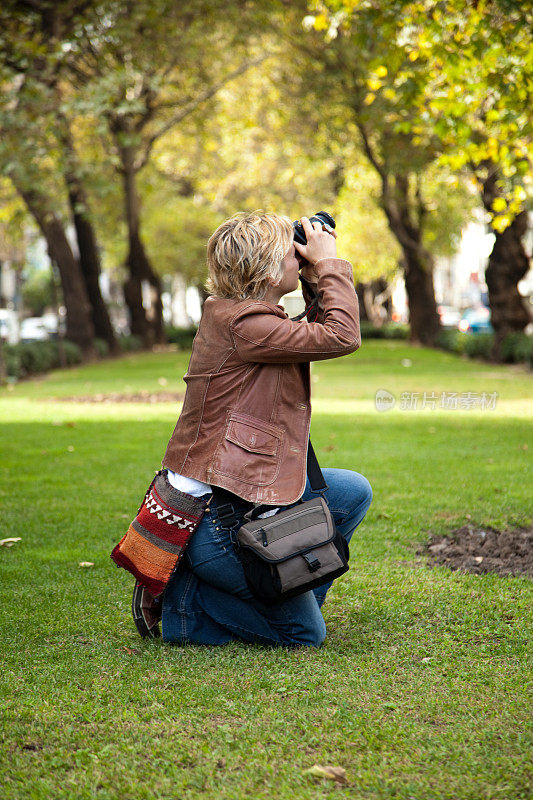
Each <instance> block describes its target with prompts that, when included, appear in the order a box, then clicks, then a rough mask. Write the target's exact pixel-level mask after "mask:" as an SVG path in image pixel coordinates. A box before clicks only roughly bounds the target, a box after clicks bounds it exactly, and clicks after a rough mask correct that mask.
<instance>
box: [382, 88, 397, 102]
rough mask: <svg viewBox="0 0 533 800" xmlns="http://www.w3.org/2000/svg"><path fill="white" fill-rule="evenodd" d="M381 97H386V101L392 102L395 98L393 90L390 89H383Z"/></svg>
mask: <svg viewBox="0 0 533 800" xmlns="http://www.w3.org/2000/svg"><path fill="white" fill-rule="evenodd" d="M383 97H386V98H387V100H394V99H395V98H396V94H395V92H394V89H390V88H388V87H387V89H383Z"/></svg>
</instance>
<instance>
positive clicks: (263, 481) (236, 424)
mask: <svg viewBox="0 0 533 800" xmlns="http://www.w3.org/2000/svg"><path fill="white" fill-rule="evenodd" d="M282 442H283V429H282V428H279V427H278V426H277V425H271V424H270V423H269V422H266V421H265V420H262V419H257V417H250V416H248V414H240V413H239V412H237V411H230V412H229V414H228V420H227V423H226V430H225V433H224V438H223V440H222V442H221V443H220V444H219V446H218V447H217V450H216V453H215V458H214V460H213V472H217V473H219V474H220V475H227V476H228V477H231V478H237V479H238V480H240V481H242V482H243V483H248V484H251V485H253V486H267V485H268V484H270V483H272V482H273V481H275V479H276V478H277V476H278V473H279V470H280V466H281V451H282Z"/></svg>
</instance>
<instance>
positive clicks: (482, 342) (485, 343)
mask: <svg viewBox="0 0 533 800" xmlns="http://www.w3.org/2000/svg"><path fill="white" fill-rule="evenodd" d="M463 335H464V336H466V338H465V342H464V352H465V353H466V355H467V356H469V357H470V358H485V359H487V360H488V359H489V358H490V351H491V348H492V343H493V341H494V334H493V333H470V334H463Z"/></svg>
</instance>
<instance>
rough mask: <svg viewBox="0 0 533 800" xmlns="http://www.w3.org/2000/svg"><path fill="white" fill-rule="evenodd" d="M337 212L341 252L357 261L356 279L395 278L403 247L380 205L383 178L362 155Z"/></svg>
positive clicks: (347, 179)
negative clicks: (380, 186)
mask: <svg viewBox="0 0 533 800" xmlns="http://www.w3.org/2000/svg"><path fill="white" fill-rule="evenodd" d="M335 215H336V222H337V231H338V236H339V240H338V252H339V254H340V255H345V256H346V258H348V259H349V260H350V261H351V263H352V264H353V267H354V277H355V280H356V282H357V281H369V280H372V279H375V278H381V277H383V278H385V280H386V281H388V282H390V281H392V280H393V279H394V277H395V276H396V274H397V273H398V269H399V267H398V262H399V259H400V252H401V251H400V247H399V245H398V242H397V240H396V239H395V237H394V236H393V235H392V233H391V231H390V228H389V226H388V224H387V219H386V217H385V214H384V213H383V210H382V208H381V207H380V205H379V178H378V176H377V175H376V173H375V171H374V170H372V168H371V167H370V166H369V165H368V163H367V162H365V160H364V159H363V158H362V157H361V156H359V157H358V158H357V161H356V164H354V165H353V167H350V169H349V170H348V171H347V173H346V176H345V179H344V185H343V187H342V189H341V191H340V193H339V195H338V197H337V200H336V202H335Z"/></svg>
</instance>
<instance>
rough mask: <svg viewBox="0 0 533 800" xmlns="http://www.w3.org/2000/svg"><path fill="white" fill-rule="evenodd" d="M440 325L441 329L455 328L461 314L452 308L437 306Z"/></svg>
mask: <svg viewBox="0 0 533 800" xmlns="http://www.w3.org/2000/svg"><path fill="white" fill-rule="evenodd" d="M437 311H438V314H439V317H440V324H441V325H442V327H443V328H457V326H458V325H459V322H460V320H461V312H460V311H459V309H458V308H454V307H453V306H437Z"/></svg>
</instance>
